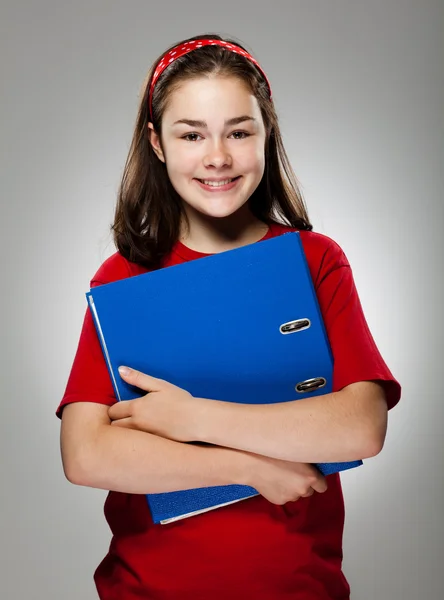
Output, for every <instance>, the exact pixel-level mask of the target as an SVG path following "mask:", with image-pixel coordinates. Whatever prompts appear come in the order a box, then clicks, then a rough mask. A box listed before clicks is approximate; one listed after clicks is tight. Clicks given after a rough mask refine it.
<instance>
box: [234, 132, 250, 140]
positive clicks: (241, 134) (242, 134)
mask: <svg viewBox="0 0 444 600" xmlns="http://www.w3.org/2000/svg"><path fill="white" fill-rule="evenodd" d="M231 135H234V136H235V138H234V139H235V140H243V139H245V138H247V137H249V135H250V134H249V133H247V132H246V131H234V132H233V133H232V134H231Z"/></svg>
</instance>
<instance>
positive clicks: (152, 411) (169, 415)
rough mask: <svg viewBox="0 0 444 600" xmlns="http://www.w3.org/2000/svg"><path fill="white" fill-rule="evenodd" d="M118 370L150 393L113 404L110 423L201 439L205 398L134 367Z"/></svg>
mask: <svg viewBox="0 0 444 600" xmlns="http://www.w3.org/2000/svg"><path fill="white" fill-rule="evenodd" d="M127 368H128V367H127ZM119 373H120V376H121V377H122V379H123V380H124V381H126V382H127V383H129V384H130V385H134V386H136V387H138V388H140V389H142V390H145V391H147V392H149V394H146V395H145V396H141V397H140V398H136V399H135V400H124V401H122V402H116V404H113V405H112V406H111V407H110V408H109V410H108V415H109V418H110V419H111V425H113V426H115V427H126V428H128V429H139V430H140V431H146V432H148V433H153V434H155V435H158V436H161V437H164V438H169V439H171V440H176V441H178V442H193V441H198V439H199V438H198V435H197V427H196V425H197V421H198V411H199V408H200V407H201V406H202V400H200V399H199V398H194V396H192V395H191V394H190V393H189V392H187V391H186V390H183V389H182V388H179V387H177V386H175V385H173V384H172V383H169V382H168V381H165V380H163V379H157V378H156V377H151V376H150V375H146V374H145V373H142V372H141V371H136V370H135V369H129V372H128V373H127V374H124V373H121V372H120V370H119Z"/></svg>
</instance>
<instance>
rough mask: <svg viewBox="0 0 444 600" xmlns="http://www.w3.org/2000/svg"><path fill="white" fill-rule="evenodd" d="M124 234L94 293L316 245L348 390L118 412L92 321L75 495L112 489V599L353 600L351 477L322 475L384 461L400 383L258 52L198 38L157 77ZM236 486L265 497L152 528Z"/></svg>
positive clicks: (132, 164)
mask: <svg viewBox="0 0 444 600" xmlns="http://www.w3.org/2000/svg"><path fill="white" fill-rule="evenodd" d="M112 229H113V231H114V241H115V244H116V247H117V249H118V251H117V252H116V253H115V254H113V255H112V256H111V257H109V258H108V259H107V260H105V262H104V263H103V264H102V265H101V267H100V268H99V270H98V271H97V273H96V274H95V275H94V277H93V278H92V280H91V286H95V285H101V284H105V283H109V282H111V281H115V280H117V279H122V278H124V277H131V276H135V275H139V274H142V273H146V272H147V271H149V270H152V269H158V268H164V267H168V266H171V265H176V264H180V263H183V262H185V261H188V260H196V259H199V258H201V257H204V256H207V255H209V254H212V253H217V252H223V251H226V250H230V249H232V248H237V247H240V246H244V245H246V244H252V243H255V242H257V241H259V240H266V239H269V238H272V237H274V236H277V235H281V234H283V233H286V232H289V231H299V232H300V235H301V240H302V243H303V246H304V250H305V253H306V256H307V260H308V263H309V268H310V272H311V276H312V278H313V282H314V285H315V289H316V293H317V296H318V300H319V303H320V307H321V311H322V315H323V318H324V321H325V325H326V329H327V333H328V337H329V340H330V344H331V347H332V351H333V356H334V382H333V385H334V391H333V393H332V394H328V395H324V396H317V397H312V398H308V399H305V400H296V399H295V401H294V402H292V401H290V402H286V403H278V404H269V405H261V406H251V405H234V404H232V403H229V402H208V400H207V399H200V398H194V397H192V396H191V395H190V394H189V393H188V392H187V391H186V390H182V389H180V388H178V387H176V386H174V385H172V384H170V383H169V382H167V381H162V380H159V379H155V378H153V377H151V376H150V374H149V373H140V372H136V371H134V370H131V369H129V370H127V373H125V372H124V369H122V373H121V376H122V377H123V378H124V379H125V380H126V381H127V382H128V383H131V384H134V385H137V387H139V388H140V389H142V390H146V392H147V393H149V395H144V396H142V397H141V398H138V399H136V400H132V401H125V402H121V403H117V402H116V398H115V396H114V391H113V387H112V384H111V381H110V378H109V375H108V371H107V367H106V363H105V360H104V358H103V354H102V350H101V347H100V343H99V340H98V338H97V335H96V331H95V327H94V324H93V320H92V317H91V314H90V312H89V310H86V314H85V319H84V323H83V328H82V331H81V335H80V341H79V345H78V349H77V353H76V356H75V359H74V363H73V366H72V370H71V373H70V376H69V380H68V383H67V387H66V391H65V394H64V396H63V399H62V401H61V403H60V405H59V407H58V409H57V415H58V416H59V417H60V418H62V412H63V419H62V426H61V450H62V459H63V465H64V470H65V474H66V477H67V478H68V480H69V481H71V482H72V483H75V484H77V485H84V486H91V487H95V488H101V489H106V490H111V491H110V492H109V494H108V497H107V500H106V503H105V516H106V519H107V521H108V523H109V526H110V528H111V531H112V541H111V545H110V548H109V552H108V554H107V555H106V557H105V558H104V559H103V561H102V562H101V564H100V565H99V566H98V568H97V570H96V572H95V575H94V579H95V583H96V586H97V590H98V593H99V597H100V598H101V599H102V600H117V599H119V600H136V598H150V599H159V600H170V599H171V600H172V599H174V600H178V599H180V600H197V599H205V600H209V599H212V600H228V599H230V600H237V599H239V600H240V599H242V600H243V599H244V598H246V597H247V598H255V599H256V600H279V599H280V598H282V599H283V598H292V599H295V600H315V599H316V600H331V599H334V600H346V599H347V598H349V585H348V583H347V581H346V579H345V577H344V575H343V573H342V570H341V561H342V533H343V524H344V504H343V497H342V492H341V483H340V479H339V476H338V475H330V476H328V477H327V478H324V477H323V476H321V475H320V474H319V473H318V472H317V470H316V469H315V468H314V467H312V466H311V463H316V462H334V461H348V460H355V459H360V458H368V457H372V456H375V455H376V454H377V453H379V452H380V450H381V449H382V447H383V444H384V439H385V433H386V425H387V411H388V409H390V408H392V407H393V406H394V405H395V404H396V403H397V402H398V400H399V398H400V386H399V384H398V382H397V381H396V380H395V379H394V378H393V376H392V374H391V372H390V370H389V369H388V368H387V366H386V364H385V362H384V360H383V359H382V357H381V355H380V353H379V352H378V349H377V347H376V345H375V343H374V341H373V338H372V336H371V333H370V332H369V329H368V327H367V324H366V321H365V318H364V315H363V313H362V309H361V304H360V301H359V298H358V295H357V292H356V289H355V285H354V282H353V277H352V272H351V269H350V266H349V264H348V262H347V259H346V257H345V256H344V253H343V252H342V250H341V248H340V247H339V246H338V244H336V243H335V242H334V241H333V240H331V239H330V238H328V237H326V236H324V235H321V234H317V233H314V232H313V230H312V225H311V224H310V221H309V218H308V215H307V211H306V208H305V205H304V202H303V200H302V197H301V194H300V192H299V190H298V186H297V183H296V180H295V177H294V175H293V173H292V169H291V167H290V165H289V162H288V159H287V156H286V153H285V150H284V146H283V143H282V138H281V134H280V131H279V126H278V120H277V117H276V113H275V109H274V105H273V100H272V98H271V89H270V84H269V81H268V79H267V77H266V75H265V73H264V72H263V70H262V69H261V67H260V65H259V64H258V63H257V62H256V60H255V59H254V58H253V57H252V56H250V54H249V53H248V52H247V51H246V50H245V49H244V48H242V46H240V45H239V44H236V43H235V42H232V41H230V40H223V39H222V38H221V37H219V36H217V35H206V36H198V37H194V38H191V39H189V40H185V41H183V42H180V43H179V44H176V45H174V46H173V47H172V48H170V49H169V50H168V51H167V52H166V53H165V54H163V55H162V56H161V57H160V58H159V59H158V60H157V61H156V62H155V63H154V65H153V67H152V68H151V70H150V72H149V76H148V78H147V81H146V86H145V88H144V92H143V97H142V100H141V103H140V109H139V113H138V117H137V123H136V128H135V132H134V136H133V140H132V144H131V148H130V152H129V156H128V160H127V163H126V166H125V169H124V174H123V179H122V183H121V187H120V190H119V197H118V202H117V207H116V213H115V221H114V224H113V226H112ZM147 310H149V307H147ZM123 366H126V367H131V365H123ZM190 440H202V441H203V442H207V445H205V444H204V445H193V444H187V443H184V442H187V441H190ZM232 483H241V484H247V485H251V486H253V487H254V488H256V489H257V490H258V491H259V493H260V495H259V496H257V497H254V498H251V499H249V500H246V501H242V502H238V503H235V504H232V505H230V506H227V507H224V508H220V509H217V510H213V511H210V512H207V513H204V514H201V515H198V516H194V517H192V518H188V519H184V520H180V521H177V522H175V523H172V524H169V525H153V522H152V520H151V516H150V512H149V509H148V505H147V502H146V498H145V494H146V493H156V492H166V491H172V490H180V489H190V488H197V487H204V486H213V485H225V484H232Z"/></svg>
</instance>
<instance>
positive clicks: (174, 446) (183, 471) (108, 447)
mask: <svg viewBox="0 0 444 600" xmlns="http://www.w3.org/2000/svg"><path fill="white" fill-rule="evenodd" d="M245 460H246V455H245V454H244V453H242V452H237V451H235V450H231V449H228V448H213V447H201V446H194V445H190V444H184V443H180V442H175V441H171V440H167V439H164V438H161V437H158V436H155V435H152V434H149V433H145V432H142V431H136V430H132V429H124V428H119V427H112V426H110V425H105V424H104V425H101V426H100V427H99V428H98V430H97V432H96V436H94V440H93V441H91V443H90V444H89V446H88V448H87V449H85V450H84V452H83V459H82V460H79V461H78V467H77V469H76V474H75V476H74V477H73V478H72V482H73V483H76V484H78V485H84V486H88V487H94V488H99V489H105V490H113V491H117V492H124V493H130V494H149V493H158V492H169V491H176V490H184V489H191V488H199V487H207V486H216V485H226V484H231V483H240V482H241V480H242V472H243V469H244V467H243V465H244V463H245Z"/></svg>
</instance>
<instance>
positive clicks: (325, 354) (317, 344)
mask: <svg viewBox="0 0 444 600" xmlns="http://www.w3.org/2000/svg"><path fill="white" fill-rule="evenodd" d="M86 297H87V300H88V303H89V307H90V310H91V312H92V315H93V318H94V323H95V326H96V330H97V333H98V337H99V339H100V343H101V346H102V350H103V353H104V356H105V358H106V362H107V365H108V370H109V374H110V377H111V380H112V383H113V386H114V390H115V393H116V398H117V399H118V400H119V401H121V400H131V399H134V398H138V397H140V396H142V395H144V394H146V392H145V391H143V390H138V389H137V388H135V387H134V386H131V385H129V384H127V383H126V382H125V381H123V379H121V377H120V375H119V372H118V367H119V366H120V365H128V366H130V367H132V368H134V369H137V370H140V371H142V372H144V373H148V374H149V375H152V376H154V377H159V378H161V379H165V380H167V381H170V382H171V383H173V384H175V385H177V386H179V387H181V388H183V389H185V390H187V391H189V392H190V393H191V394H192V395H193V396H196V397H200V398H209V399H214V400H223V401H227V402H241V403H249V404H256V403H275V402H287V401H293V400H297V399H299V398H305V397H307V396H317V395H321V394H327V393H330V392H331V391H332V374H333V357H332V353H331V348H330V345H329V341H328V337H327V333H326V330H325V327H324V323H323V320H322V315H321V312H320V309H319V304H318V300H317V297H316V293H315V290H314V286H313V282H312V279H311V276H310V271H309V268H308V264H307V262H306V258H305V254H304V250H303V246H302V242H301V239H300V235H299V233H298V232H294V233H287V234H284V235H281V236H278V237H274V238H272V239H268V240H264V241H261V242H256V243H254V244H250V245H248V246H243V247H241V248H236V249H234V250H229V251H226V252H221V253H218V254H213V255H211V256H207V257H203V258H199V259H196V260H193V261H189V262H186V263H182V264H180V265H175V266H171V267H166V268H163V269H158V270H155V271H151V272H148V273H144V274H142V275H137V276H134V277H129V278H127V279H122V280H119V281H114V282H112V283H108V284H104V285H101V286H99V287H95V288H92V289H91V290H90V291H89V292H88V293H86ZM209 401H210V400H209ZM361 464H362V461H353V462H341V463H323V464H318V465H316V466H317V467H318V469H319V470H320V471H321V472H322V473H323V474H324V475H329V474H332V473H336V472H339V471H343V470H345V469H350V468H353V467H357V466H359V465H361ZM256 495H258V492H257V490H255V489H254V488H252V487H250V486H246V485H225V486H212V487H206V488H198V489H192V490H179V491H176V492H165V493H158V494H148V495H147V500H148V504H149V507H150V510H151V514H152V517H153V521H154V523H163V524H164V523H168V522H172V521H175V520H178V519H180V518H185V517H188V516H191V515H195V514H199V513H201V512H206V511H207V510H212V509H214V508H217V507H221V506H226V505H228V504H231V503H233V502H238V501H240V500H244V499H247V498H250V497H252V496H256Z"/></svg>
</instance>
